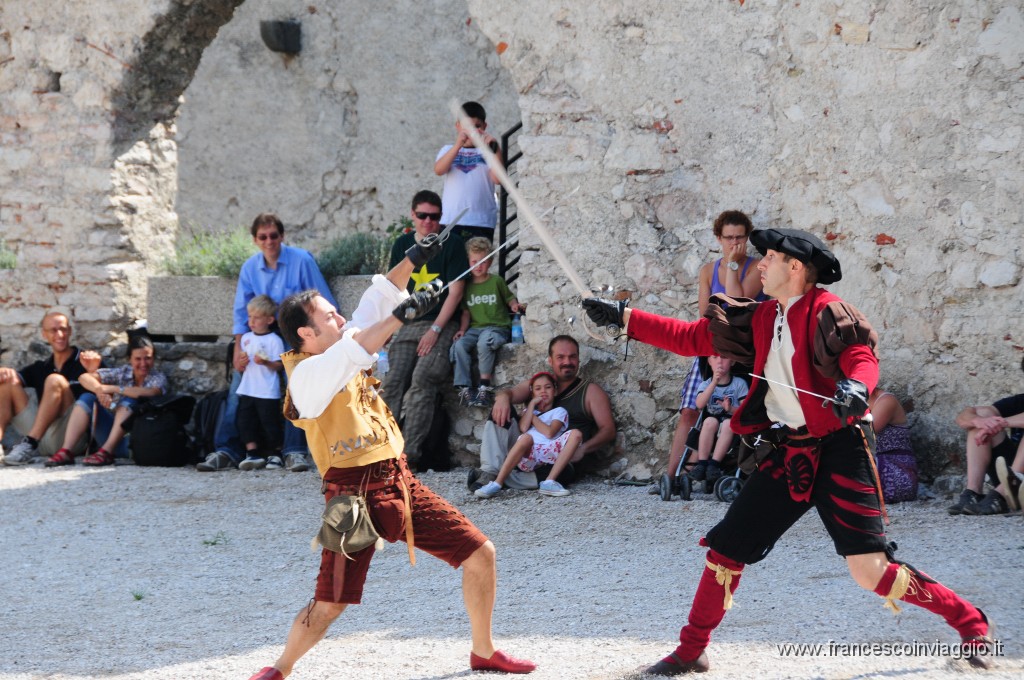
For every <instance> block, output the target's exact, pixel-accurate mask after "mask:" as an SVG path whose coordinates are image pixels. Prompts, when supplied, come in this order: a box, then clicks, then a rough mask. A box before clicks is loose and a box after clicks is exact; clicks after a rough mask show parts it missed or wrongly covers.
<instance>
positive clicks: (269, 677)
mask: <svg viewBox="0 0 1024 680" xmlns="http://www.w3.org/2000/svg"><path fill="white" fill-rule="evenodd" d="M249 680H284V673H282V672H281V671H279V670H277V669H276V668H274V667H273V666H267V667H266V668H261V669H260V671H259V673H257V674H256V675H254V676H252V677H251V678H249Z"/></svg>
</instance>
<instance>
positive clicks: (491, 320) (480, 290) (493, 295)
mask: <svg viewBox="0 0 1024 680" xmlns="http://www.w3.org/2000/svg"><path fill="white" fill-rule="evenodd" d="M515 297H516V296H515V295H513V294H512V291H510V290H509V289H508V284H506V283H505V279H503V278H501V277H500V276H495V275H494V274H491V275H490V276H488V277H487V280H486V281H483V282H481V283H474V282H473V281H472V280H470V281H468V282H467V283H466V289H465V292H464V293H463V294H462V308H463V309H468V310H469V327H470V328H484V327H486V326H499V327H502V328H510V327H511V326H512V317H511V316H510V315H509V309H508V303H509V302H511V301H512V300H514V299H515Z"/></svg>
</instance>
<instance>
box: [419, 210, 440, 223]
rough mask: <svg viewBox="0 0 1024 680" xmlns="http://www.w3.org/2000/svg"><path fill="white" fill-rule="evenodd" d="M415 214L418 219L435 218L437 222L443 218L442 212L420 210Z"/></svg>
mask: <svg viewBox="0 0 1024 680" xmlns="http://www.w3.org/2000/svg"><path fill="white" fill-rule="evenodd" d="M413 214H414V215H416V219H418V220H434V221H435V222H437V221H439V220H440V219H441V213H425V212H418V213H413Z"/></svg>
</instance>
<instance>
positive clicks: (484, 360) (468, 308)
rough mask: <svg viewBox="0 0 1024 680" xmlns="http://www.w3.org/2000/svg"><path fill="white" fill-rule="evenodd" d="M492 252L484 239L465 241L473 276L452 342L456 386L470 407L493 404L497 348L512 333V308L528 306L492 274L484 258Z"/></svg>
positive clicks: (520, 309) (517, 310) (519, 310)
mask: <svg viewBox="0 0 1024 680" xmlns="http://www.w3.org/2000/svg"><path fill="white" fill-rule="evenodd" d="M490 252H491V242H490V241H488V240H487V239H485V238H482V237H477V238H471V239H469V241H467V242H466V254H467V255H468V256H469V266H470V267H472V278H471V279H470V281H469V282H468V283H467V284H466V289H465V292H464V293H463V295H462V305H461V306H462V320H461V323H460V325H459V330H458V332H456V333H455V342H454V344H453V345H452V362H453V363H454V364H455V388H456V389H457V390H458V391H459V401H460V402H462V403H464V404H469V405H470V406H483V407H485V408H489V407H490V406H491V398H492V395H493V394H494V388H493V387H492V386H491V377H492V376H493V374H494V362H495V360H496V359H497V357H498V350H499V349H500V348H501V346H502V345H504V344H505V343H507V342H508V341H509V339H510V337H511V334H512V319H511V317H510V316H509V311H511V312H512V313H514V314H522V313H524V312H525V311H526V305H521V304H519V301H518V300H516V298H515V296H514V295H512V291H510V290H509V289H508V284H506V283H505V280H504V279H503V278H501V277H500V276H494V275H492V274H490V273H489V271H488V270H490V268H491V260H485V259H484V258H485V257H486V256H487V254H488V253H490ZM474 349H476V353H477V362H478V363H479V366H480V387H479V389H478V390H477V392H476V394H475V395H474V394H473V391H472V384H473V379H472V376H471V375H470V369H471V367H472V365H473V350H474Z"/></svg>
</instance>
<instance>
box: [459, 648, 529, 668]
mask: <svg viewBox="0 0 1024 680" xmlns="http://www.w3.org/2000/svg"><path fill="white" fill-rule="evenodd" d="M469 667H470V668H471V669H473V670H474V671H497V672H499V673H529V672H531V671H533V670H534V669H535V668H537V664H535V663H534V662H532V661H527V660H526V659H516V658H514V657H511V656H509V655H508V654H506V653H505V652H503V651H501V650H500V649H496V650H495V651H494V654H492V655H491V658H490V659H485V658H483V657H482V656H477V655H476V654H474V653H473V652H470V653H469Z"/></svg>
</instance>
